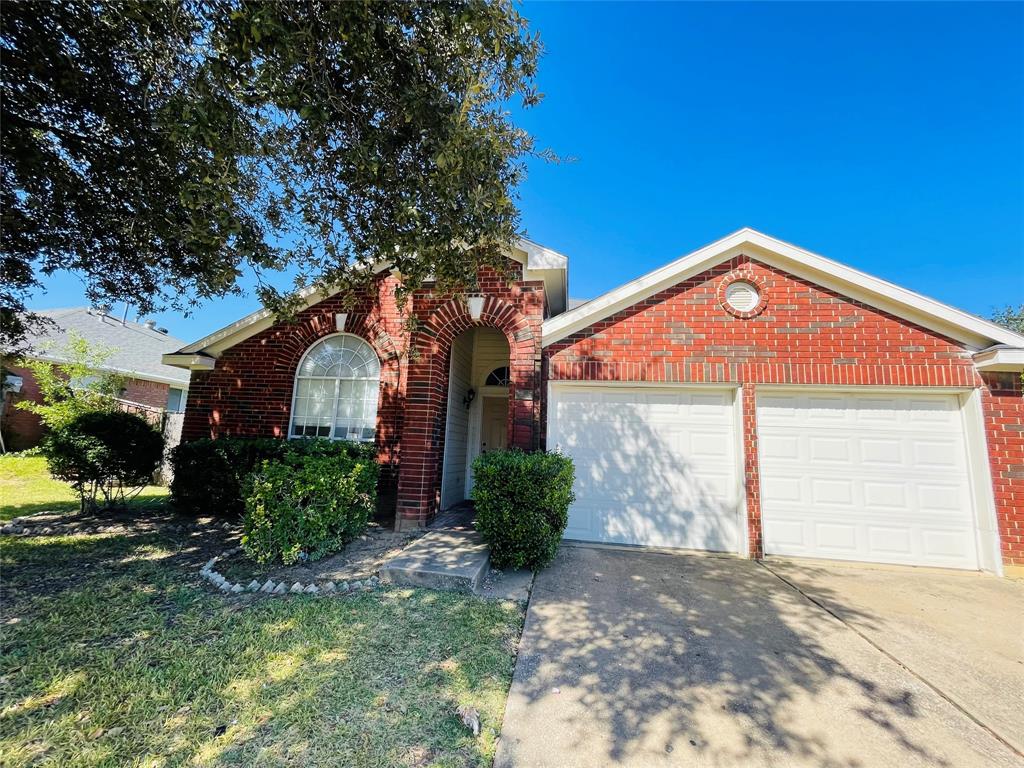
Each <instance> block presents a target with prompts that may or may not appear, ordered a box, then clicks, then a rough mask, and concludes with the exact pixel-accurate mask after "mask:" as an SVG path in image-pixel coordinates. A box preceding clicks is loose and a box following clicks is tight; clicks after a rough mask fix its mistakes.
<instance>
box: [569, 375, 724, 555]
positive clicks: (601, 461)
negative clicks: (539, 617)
mask: <svg viewBox="0 0 1024 768" xmlns="http://www.w3.org/2000/svg"><path fill="white" fill-rule="evenodd" d="M732 398H733V395H732V393H731V392H729V391H725V390H723V391H704V390H702V391H691V390H684V389H672V390H651V389H645V388H597V387H595V388H586V389H584V388H580V389H573V388H566V387H555V388H553V391H552V400H553V402H552V404H551V406H550V408H551V410H550V413H551V414H552V418H551V421H550V423H549V443H551V444H552V445H553V446H555V447H558V448H559V449H560V450H562V451H564V452H565V453H567V454H568V455H569V456H571V457H572V458H573V461H574V463H575V466H576V486H575V488H574V490H575V492H576V497H577V500H576V502H575V503H574V504H573V505H572V506H571V507H570V510H569V525H568V527H567V528H566V533H565V535H566V538H571V539H582V540H586V541H600V542H606V543H619V544H643V545H648V546H662V547H683V548H695V549H714V550H736V549H738V547H739V542H740V533H741V527H740V524H739V520H738V518H739V514H740V512H739V508H738V504H739V493H738V489H739V480H738V461H737V458H736V446H737V438H736V434H735V428H736V427H735V423H734V418H733V400H732Z"/></svg>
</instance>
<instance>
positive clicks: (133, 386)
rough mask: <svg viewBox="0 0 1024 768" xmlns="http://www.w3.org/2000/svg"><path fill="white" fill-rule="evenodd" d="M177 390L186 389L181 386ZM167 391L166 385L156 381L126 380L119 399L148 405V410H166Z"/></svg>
mask: <svg viewBox="0 0 1024 768" xmlns="http://www.w3.org/2000/svg"><path fill="white" fill-rule="evenodd" d="M179 388H180V389H185V388H186V387H185V385H184V384H182V385H180V387H179ZM168 389H170V387H169V386H168V385H167V384H161V383H160V382H158V381H143V380H142V379H128V380H127V382H126V383H125V387H124V391H123V393H122V394H121V397H122V398H124V399H125V400H130V401H131V402H133V403H139V404H141V405H148V406H149V407H150V408H166V407H167V390H168Z"/></svg>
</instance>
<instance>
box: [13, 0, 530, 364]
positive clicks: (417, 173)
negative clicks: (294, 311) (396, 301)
mask: <svg viewBox="0 0 1024 768" xmlns="http://www.w3.org/2000/svg"><path fill="white" fill-rule="evenodd" d="M0 25H2V28H0V80H2V87H3V100H2V106H0V109H2V114H0V121H2V123H3V133H2V138H0V141H2V146H0V152H2V158H0V174H2V184H3V189H2V201H0V202H2V206H3V211H2V221H0V226H2V234H0V245H2V254H0V313H2V317H0V319H2V327H0V342H2V343H3V345H4V348H6V349H10V348H11V346H12V345H16V344H17V343H19V342H20V341H21V340H22V339H23V337H24V334H25V324H24V323H25V318H26V317H27V315H26V313H25V311H24V310H25V304H26V302H27V301H28V300H29V298H30V297H31V296H32V295H33V292H34V291H36V290H38V289H39V288H40V287H42V285H43V281H44V280H45V277H46V276H47V275H49V274H52V273H53V272H55V271H57V270H61V269H66V270H70V271H72V272H74V273H76V274H77V275H79V276H80V277H81V278H82V280H83V283H84V285H85V290H86V295H87V297H88V298H89V299H90V300H91V301H93V302H95V303H111V302H121V301H126V302H129V303H131V304H132V305H134V306H135V307H136V308H137V309H138V311H139V312H140V314H147V313H150V312H153V311H155V310H156V309H158V308H162V307H170V308H173V309H178V310H187V309H188V308H189V306H193V305H194V304H195V303H196V302H198V301H201V300H203V299H207V298H210V297H213V296H218V295H224V294H226V293H229V292H234V291H237V290H238V287H237V281H238V278H239V277H240V275H241V274H242V272H243V271H244V270H246V269H248V268H252V269H254V270H255V271H256V273H257V275H258V276H261V275H263V276H265V275H266V274H268V272H270V271H272V270H276V269H281V268H284V267H285V266H287V265H293V266H295V267H296V269H297V278H296V286H295V287H297V286H298V285H299V284H302V285H313V286H315V287H320V288H323V289H327V288H334V289H337V288H341V289H342V290H347V291H350V292H354V291H357V290H359V288H360V287H362V286H363V285H364V283H365V281H366V280H367V279H368V275H369V274H370V272H371V270H370V269H369V268H370V267H372V266H373V265H377V264H382V263H386V264H390V265H392V266H393V267H394V268H395V269H397V270H398V271H399V272H400V273H401V274H402V276H403V281H404V283H405V285H406V286H409V287H415V286H417V285H419V284H421V283H422V282H423V280H425V279H426V278H428V277H430V278H431V279H436V280H437V282H438V285H439V288H440V289H441V290H446V291H447V290H452V291H456V290H461V289H465V288H467V287H469V286H471V285H472V283H473V281H474V279H475V275H476V272H477V269H478V268H479V267H480V266H482V265H485V264H498V263H500V259H501V253H502V249H503V248H504V247H505V246H506V245H507V244H508V243H510V242H511V241H512V240H513V239H514V238H515V236H516V234H517V232H518V230H519V214H518V210H517V206H516V202H515V189H516V186H517V184H518V182H519V181H520V180H521V178H522V175H523V173H524V164H525V161H526V160H527V159H528V158H529V157H531V156H547V155H546V153H544V152H538V150H537V149H536V147H535V144H534V140H533V138H532V137H531V136H530V135H529V134H528V133H527V132H525V131H524V130H522V129H520V128H519V127H517V126H516V124H515V123H514V121H513V119H512V117H511V115H510V112H509V106H510V105H511V104H512V103H513V100H519V101H520V102H521V103H522V104H523V105H524V106H532V105H534V104H536V103H537V102H538V100H539V98H540V95H539V94H538V93H537V91H536V87H535V75H536V69H537V61H538V58H539V56H540V53H541V45H540V41H539V38H538V37H537V36H536V35H535V34H534V33H532V32H531V31H530V29H529V27H528V24H527V22H526V20H525V19H523V18H522V17H521V16H520V14H519V13H518V12H517V10H516V9H515V7H514V6H513V4H512V3H511V2H510V1H509V0H447V1H444V2H405V3H390V2H332V1H330V0H323V1H317V0H307V1H306V2H295V1H293V0H279V1H275V0H269V1H264V2H260V1H258V0H256V1H254V0H103V1H100V0H93V1H91V2H90V1H89V0H65V1H63V2H9V3H5V4H4V8H3V13H2V15H0ZM259 292H260V299H261V300H262V301H264V303H266V304H267V305H269V306H271V308H274V309H277V310H287V309H288V307H289V306H290V302H289V295H291V294H290V291H288V290H286V291H283V292H282V291H279V290H277V289H275V287H273V286H271V285H270V284H269V283H268V282H267V281H265V280H263V279H261V280H260V289H259Z"/></svg>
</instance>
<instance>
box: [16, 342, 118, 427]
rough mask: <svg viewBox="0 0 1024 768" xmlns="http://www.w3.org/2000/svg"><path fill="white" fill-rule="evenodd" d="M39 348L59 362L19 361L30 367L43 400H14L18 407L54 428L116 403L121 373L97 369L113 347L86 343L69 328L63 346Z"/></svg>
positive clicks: (105, 409) (112, 406) (107, 357)
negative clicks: (119, 374) (69, 331)
mask: <svg viewBox="0 0 1024 768" xmlns="http://www.w3.org/2000/svg"><path fill="white" fill-rule="evenodd" d="M40 351H41V352H43V353H44V354H46V355H47V356H51V357H53V358H55V359H57V360H60V361H61V362H58V363H53V362H47V361H45V360H38V359H24V360H22V361H21V364H22V365H23V366H24V367H26V368H28V369H29V370H30V371H32V375H33V376H34V377H35V380H36V384H37V386H38V387H39V392H40V394H41V396H42V400H43V401H42V402H41V403H37V402H33V401H30V400H24V401H22V402H20V403H18V404H17V407H18V408H21V409H23V410H26V411H29V412H31V413H34V414H36V415H37V416H38V417H39V418H40V420H41V421H42V422H43V424H44V425H46V426H47V427H48V428H50V429H51V430H56V429H61V428H63V427H64V426H66V425H67V424H69V423H70V422H72V421H73V420H74V419H75V418H77V417H78V416H81V415H82V414H83V413H91V412H94V411H112V410H114V409H115V408H116V407H117V397H118V395H119V394H120V392H121V390H122V389H123V388H124V383H125V380H124V377H123V376H118V375H117V374H113V373H109V372H106V371H101V370H100V367H101V366H102V365H103V364H104V363H105V362H106V361H107V360H108V359H109V358H110V356H111V355H112V354H113V353H114V350H113V349H110V348H108V347H101V346H99V345H92V344H89V342H88V341H86V340H85V338H84V337H82V336H81V335H79V334H77V333H74V332H71V333H70V334H69V338H68V342H67V344H66V345H65V346H64V347H63V348H61V349H59V350H54V348H53V347H52V346H44V347H43V349H41V350H40Z"/></svg>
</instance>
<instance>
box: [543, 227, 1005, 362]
mask: <svg viewBox="0 0 1024 768" xmlns="http://www.w3.org/2000/svg"><path fill="white" fill-rule="evenodd" d="M740 254H744V255H747V256H750V257H751V258H753V259H755V260H757V261H760V262H762V263H765V264H768V265H769V266H773V267H776V268H778V269H781V270H784V271H786V272H789V273H790V274H793V275H796V276H797V277H802V278H804V279H806V280H809V281H811V282H813V283H815V284H817V285H820V286H822V287H824V288H828V289H830V290H833V291H835V292H837V293H839V294H842V295H843V296H847V297H849V298H851V299H854V300H856V301H860V302H863V303H864V304H868V305H870V306H872V307H875V308H876V309H880V310H882V311H885V312H889V313H891V314H893V315H896V316H898V317H900V318H903V319H905V320H908V321H910V322H913V323H916V324H918V325H920V326H922V327H925V328H928V329H930V330H932V331H935V332H936V333H941V334H942V335H944V336H948V337H949V338H952V339H955V340H957V341H959V342H961V343H963V344H965V345H966V346H967V347H969V348H972V349H975V350H976V349H981V348H984V347H988V346H991V345H992V344H993V343H996V344H1007V345H1009V346H1013V347H1024V336H1021V335H1019V334H1016V333H1013V332H1012V331H1010V330H1007V329H1006V328H1003V327H1002V326H999V325H996V324H995V323H991V322H989V321H987V320H982V319H981V318H979V317H975V316H974V315H970V314H968V313H966V312H962V311H961V310H959V309H955V308H954V307H950V306H948V305H946V304H942V303H941V302H938V301H935V300H934V299H929V298H928V297H926V296H922V295H921V294H919V293H914V292H913V291H908V290H906V289H905V288H900V287H899V286H897V285H894V284H893V283H890V282H887V281H885V280H881V279H879V278H877V277H873V276H871V275H868V274H866V273H864V272H861V271H859V270H856V269H853V268H852V267H847V266H845V265H843V264H840V263H839V262H836V261H832V260H831V259H827V258H825V257H824V256H819V255H818V254H815V253H812V252H810V251H807V250H804V249H803V248H798V247H797V246H795V245H791V244H789V243H786V242H783V241H782V240H777V239H776V238H774V237H771V236H769V235H765V234H763V233H761V232H758V231H756V230H753V229H750V228H745V229H741V230H739V231H738V232H734V233H733V234H731V235H728V236H726V237H724V238H722V239H721V240H717V241H715V242H713V243H711V244H709V245H706V246H704V247H703V248H699V249H698V250H696V251H694V252H693V253H690V254H688V255H686V256H683V257H682V258H680V259H677V260H675V261H673V262H671V263H669V264H666V265H665V266H663V267H659V268H658V269H655V270H654V271H652V272H648V273H647V274H646V275H643V276H642V277H639V278H637V279H636V280H633V281H631V282H629V283H626V284H625V285H623V286H621V287H619V288H616V289H614V290H612V291H609V292H608V293H606V294H604V295H603V296H599V297H598V298H596V299H593V300H591V301H589V302H587V303H586V304H584V305H582V306H580V307H578V308H577V309H574V310H570V311H569V312H565V313H564V314H561V315H558V316H557V317H553V318H550V319H549V320H546V321H545V322H544V326H543V344H544V346H548V345H549V344H553V343H554V342H556V341H559V340H561V339H564V338H565V337H566V336H570V335H572V334H573V333H576V332H577V331H581V330H583V329H584V328H586V327H588V326H589V325H592V324H593V323H595V322H598V321H600V320H603V319H604V318H606V317H609V316H610V315H613V314H615V313H616V312H619V311H621V310H623V309H626V308H627V307H630V306H632V305H633V304H635V303H637V302H638V301H643V300H644V299H646V298H648V297H650V296H653V295H654V294H656V293H658V292H659V291H663V290H665V289H666V288H670V287H672V286H673V285H676V284H678V283H680V282H682V281H684V280H686V279H687V278H690V277H693V276H694V275H698V274H700V273H701V272H704V271H706V270H708V269H710V268H711V267H714V266H716V265H717V264H720V263H722V262H724V261H728V260H729V259H731V258H733V257H734V256H738V255H740Z"/></svg>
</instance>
